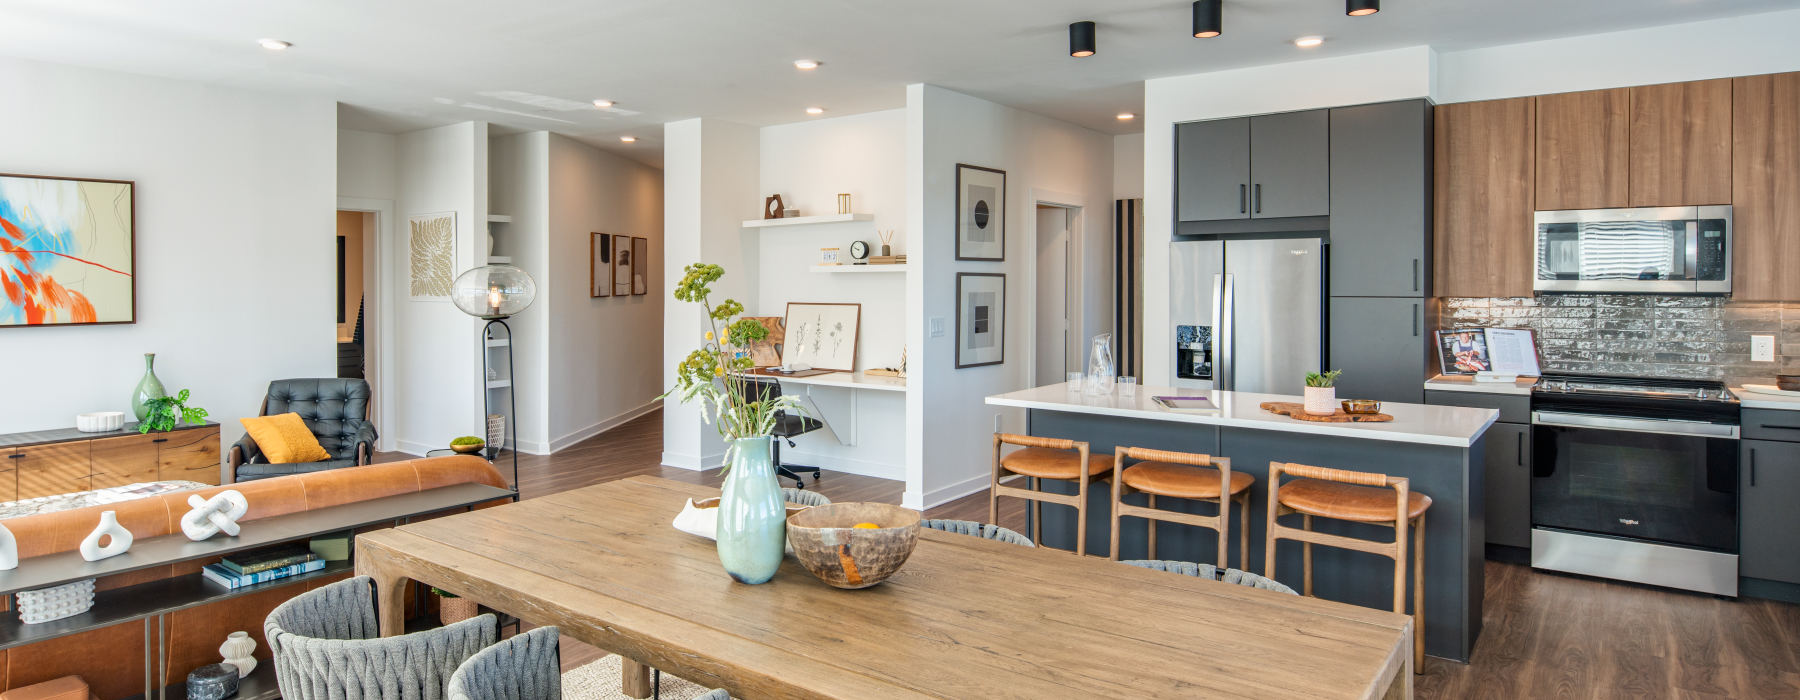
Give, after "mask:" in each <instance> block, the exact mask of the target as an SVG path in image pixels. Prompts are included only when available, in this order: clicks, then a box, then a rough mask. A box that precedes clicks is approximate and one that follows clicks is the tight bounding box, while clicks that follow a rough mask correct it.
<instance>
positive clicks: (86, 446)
mask: <svg viewBox="0 0 1800 700" xmlns="http://www.w3.org/2000/svg"><path fill="white" fill-rule="evenodd" d="M137 425H138V424H137V423H126V424H125V427H124V428H121V429H119V430H113V431H108V432H103V433H84V432H81V431H79V430H75V429H74V428H64V429H60V430H40V431H37V432H30V433H12V434H7V435H0V456H4V457H5V458H6V459H5V460H4V461H5V462H6V463H5V464H4V465H0V501H16V500H22V499H26V498H38V497H40V496H55V495H58V494H64V493H74V492H77V491H89V490H93V489H104V488H110V487H113V486H124V485H126V484H135V483H139V482H145V481H168V480H175V479H179V480H182V481H198V482H200V483H202V484H210V485H214V486H217V485H219V483H220V478H221V475H222V474H223V472H224V470H223V469H222V468H221V467H220V466H219V465H220V461H219V451H220V450H219V448H220V445H219V424H218V423H213V422H210V421H209V422H206V423H202V424H199V425H186V424H183V425H180V426H177V427H176V428H175V429H174V430H172V431H169V432H166V433H164V432H151V433H144V434H139V433H138V431H137Z"/></svg>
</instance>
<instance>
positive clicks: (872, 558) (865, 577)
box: [787, 503, 920, 588]
mask: <svg viewBox="0 0 1800 700" xmlns="http://www.w3.org/2000/svg"><path fill="white" fill-rule="evenodd" d="M919 519H920V515H919V511H916V510H913V509H911V508H901V507H900V506H894V505H888V504H886V503H833V504H831V505H824V506H814V507H812V508H808V509H806V510H803V511H800V512H798V513H795V514H793V515H790V516H788V520H787V534H788V543H789V544H791V545H793V547H794V556H795V558H798V559H799V560H800V564H801V565H802V566H805V567H806V570H807V571H811V572H812V574H813V575H814V576H817V577H819V580H821V581H824V582H825V583H827V584H829V585H831V586H834V587H837V588H868V587H869V586H873V585H875V584H877V583H881V582H882V581H885V580H887V578H888V577H889V576H893V575H894V572H897V571H899V570H900V567H901V565H903V564H905V563H906V558H907V557H910V556H912V551H913V547H914V546H917V545H918V543H919ZM859 524H870V525H874V526H875V527H872V528H868V527H865V528H858V527H856V526H857V525H859Z"/></svg>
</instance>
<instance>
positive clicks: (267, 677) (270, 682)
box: [125, 659, 281, 700]
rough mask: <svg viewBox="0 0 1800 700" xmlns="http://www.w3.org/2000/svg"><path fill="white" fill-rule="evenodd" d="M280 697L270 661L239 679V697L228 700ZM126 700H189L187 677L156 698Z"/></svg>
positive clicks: (261, 663)
mask: <svg viewBox="0 0 1800 700" xmlns="http://www.w3.org/2000/svg"><path fill="white" fill-rule="evenodd" d="M280 697H281V684H280V683H278V682H277V681H276V678H275V660H274V659H270V660H268V661H258V662H256V668H254V669H251V670H250V675H248V676H244V677H243V678H239V679H238V691H237V695H233V696H231V697H230V698H229V699H228V700H276V699H277V698H280ZM125 700H187V676H182V677H181V680H180V681H177V682H175V683H170V684H168V685H166V686H163V687H162V689H161V692H158V693H156V697H153V698H148V699H146V698H145V697H144V696H142V695H133V696H131V697H128V698H125Z"/></svg>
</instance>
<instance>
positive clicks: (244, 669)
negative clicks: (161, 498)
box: [219, 491, 256, 678]
mask: <svg viewBox="0 0 1800 700" xmlns="http://www.w3.org/2000/svg"><path fill="white" fill-rule="evenodd" d="M231 493H236V492H235V491H233V492H231ZM219 653H220V654H223V655H225V663H228V664H231V665H233V666H236V667H237V671H238V678H243V677H245V676H248V675H250V671H251V670H252V669H255V668H256V657H254V656H251V654H254V653H256V640H254V639H251V638H250V635H249V634H246V633H243V632H232V633H231V634H230V635H227V636H226V637H225V644H224V646H221V647H219Z"/></svg>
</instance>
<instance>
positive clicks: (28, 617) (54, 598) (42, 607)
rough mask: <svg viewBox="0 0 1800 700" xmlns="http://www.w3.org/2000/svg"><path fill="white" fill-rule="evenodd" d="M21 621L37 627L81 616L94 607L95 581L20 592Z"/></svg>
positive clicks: (90, 580)
mask: <svg viewBox="0 0 1800 700" xmlns="http://www.w3.org/2000/svg"><path fill="white" fill-rule="evenodd" d="M17 597H18V599H19V620H20V621H22V622H24V623H25V624H27V625H36V624H40V623H44V622H49V621H51V620H61V619H63V618H65V617H69V616H71V615H80V614H82V613H84V612H87V610H88V608H91V607H94V580H93V579H91V578H90V579H87V580H84V581H76V582H74V583H66V584H63V585H61V586H56V587H54V588H44V589H40V590H35V591H19V592H18V594H17Z"/></svg>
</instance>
